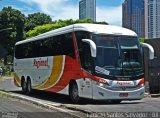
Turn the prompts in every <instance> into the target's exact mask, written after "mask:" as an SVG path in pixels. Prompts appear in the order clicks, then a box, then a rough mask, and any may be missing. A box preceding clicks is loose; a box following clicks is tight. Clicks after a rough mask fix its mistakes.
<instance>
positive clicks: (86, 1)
mask: <svg viewBox="0 0 160 118" xmlns="http://www.w3.org/2000/svg"><path fill="white" fill-rule="evenodd" d="M86 18H91V19H93V20H94V21H96V0H80V2H79V19H86Z"/></svg>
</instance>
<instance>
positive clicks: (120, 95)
mask: <svg viewBox="0 0 160 118" xmlns="http://www.w3.org/2000/svg"><path fill="white" fill-rule="evenodd" d="M119 97H128V93H120V94H119Z"/></svg>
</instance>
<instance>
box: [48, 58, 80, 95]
mask: <svg viewBox="0 0 160 118" xmlns="http://www.w3.org/2000/svg"><path fill="white" fill-rule="evenodd" d="M80 78H82V72H81V69H80V65H79V63H77V61H76V60H75V59H73V58H71V57H69V56H66V59H65V66H64V70H63V74H62V76H61V78H60V80H59V81H58V82H57V84H56V85H55V86H52V87H50V88H48V89H47V91H52V92H59V91H61V90H63V89H64V88H65V87H66V86H67V85H69V82H70V81H71V80H77V79H80Z"/></svg>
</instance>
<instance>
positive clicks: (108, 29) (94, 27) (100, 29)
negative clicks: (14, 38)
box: [16, 23, 137, 45]
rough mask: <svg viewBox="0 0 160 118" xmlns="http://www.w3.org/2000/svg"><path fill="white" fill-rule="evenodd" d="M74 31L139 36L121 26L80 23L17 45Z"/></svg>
mask: <svg viewBox="0 0 160 118" xmlns="http://www.w3.org/2000/svg"><path fill="white" fill-rule="evenodd" d="M73 31H88V32H92V33H94V34H106V35H107V34H108V35H125V36H137V34H136V33H135V32H134V31H132V30H129V29H126V28H122V27H120V26H112V25H103V24H89V23H80V24H74V25H69V26H65V27H62V28H58V29H55V30H51V31H49V32H46V33H43V34H40V35H38V36H35V37H32V38H30V39H27V40H23V41H19V42H17V43H16V45H18V44H21V43H27V42H31V41H34V40H39V39H43V38H47V37H51V36H56V35H60V34H63V33H69V32H73Z"/></svg>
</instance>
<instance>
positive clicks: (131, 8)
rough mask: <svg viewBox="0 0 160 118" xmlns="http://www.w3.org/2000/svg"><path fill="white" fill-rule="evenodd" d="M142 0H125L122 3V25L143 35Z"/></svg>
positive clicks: (140, 35)
mask: <svg viewBox="0 0 160 118" xmlns="http://www.w3.org/2000/svg"><path fill="white" fill-rule="evenodd" d="M144 11H145V10H144V0H125V1H124V2H123V4H122V12H123V13H122V15H123V16H122V26H123V27H125V28H128V29H131V30H133V31H135V32H136V33H137V34H138V36H139V37H145V20H144V17H145V15H144Z"/></svg>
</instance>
